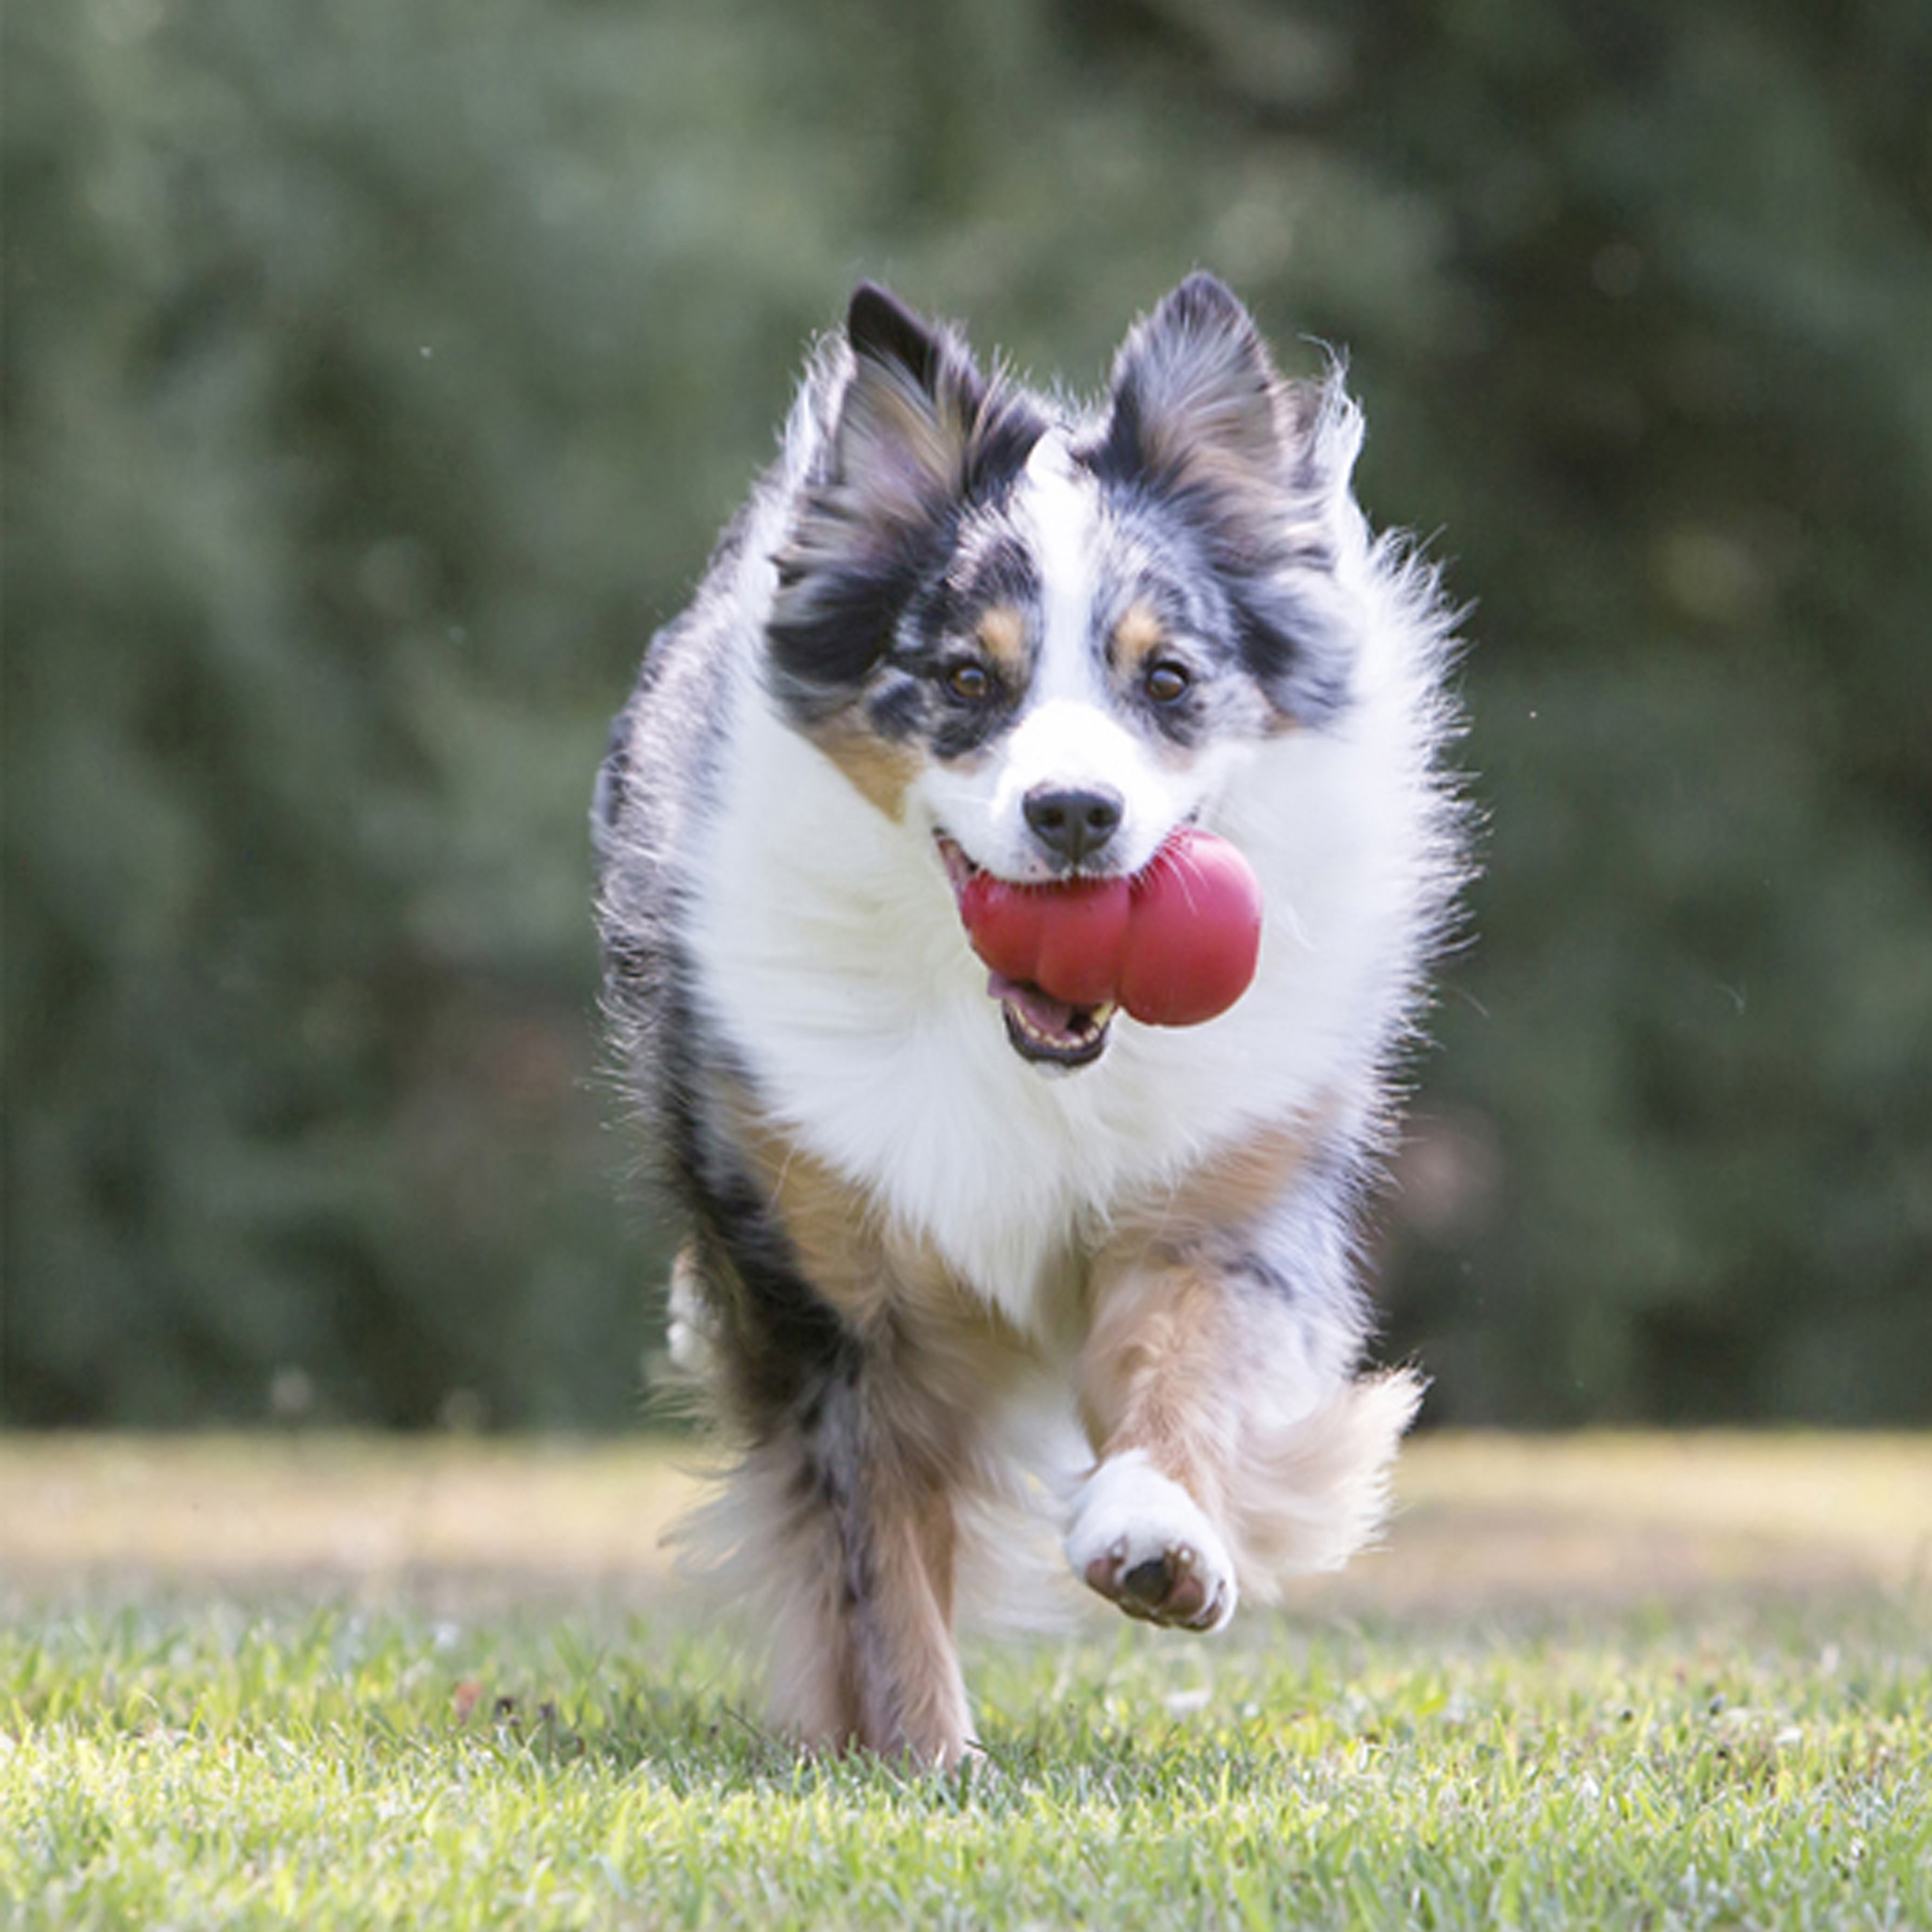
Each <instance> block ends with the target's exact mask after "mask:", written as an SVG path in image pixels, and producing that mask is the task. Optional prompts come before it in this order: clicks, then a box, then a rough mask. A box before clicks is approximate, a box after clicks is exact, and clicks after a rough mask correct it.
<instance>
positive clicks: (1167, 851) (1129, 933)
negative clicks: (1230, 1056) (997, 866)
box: [959, 826, 1262, 1027]
mask: <svg viewBox="0 0 1932 1932" xmlns="http://www.w3.org/2000/svg"><path fill="white" fill-rule="evenodd" d="M959 916H960V919H961V920H962V922H964V924H965V928H966V936H967V938H968V939H969V940H970V941H971V942H972V945H973V950H974V952H976V953H978V954H979V956H980V958H981V959H983V960H984V961H985V962H986V964H987V965H988V966H989V967H990V968H992V971H994V973H995V974H997V975H998V976H999V977H1001V979H1003V980H1007V981H1009V982H1011V983H1013V985H1015V986H1022V987H1034V988H1037V989H1039V990H1040V992H1043V993H1044V994H1046V995H1047V996H1048V997H1049V998H1050V999H1052V1000H1054V1001H1058V1002H1060V1003H1061V1004H1064V1005H1066V1006H1067V1007H1081V1008H1094V1007H1111V1006H1112V1005H1114V1004H1119V1005H1121V1006H1123V1007H1125V1008H1126V1009H1127V1011H1128V1012H1129V1013H1131V1014H1133V1016H1134V1018H1135V1019H1137V1020H1140V1021H1142V1022H1145V1024H1147V1025H1150V1026H1170V1027H1172V1026H1197V1025H1199V1024H1200V1023H1201V1022H1202V1021H1203V1020H1210V1019H1214V1016H1216V1015H1217V1013H1226V1011H1227V1010H1228V1009H1229V1007H1232V1005H1233V1004H1235V1001H1237V1000H1238V999H1239V998H1241V995H1242V994H1244V992H1247V989H1248V986H1249V985H1250V982H1251V981H1252V980H1253V978H1254V977H1255V966H1256V962H1257V960H1258V959H1259V956H1260V952H1261V938H1262V889H1261V882H1260V880H1258V879H1257V878H1256V877H1255V874H1254V870H1253V868H1252V867H1251V866H1250V865H1249V863H1248V862H1247V859H1244V858H1243V857H1242V856H1241V853H1239V852H1238V851H1237V850H1235V847H1233V846H1232V845H1230V844H1229V843H1228V841H1226V839H1225V838H1216V837H1215V836H1214V834H1213V833H1211V832H1201V831H1198V830H1196V829H1194V828H1193V827H1192V826H1184V827H1183V829H1181V830H1180V831H1178V832H1176V833H1175V835H1173V837H1172V838H1169V840H1168V841H1167V842H1166V844H1164V845H1163V846H1162V847H1161V848H1160V850H1159V851H1158V852H1157V853H1155V854H1154V858H1153V859H1152V860H1151V862H1149V864H1148V865H1147V866H1146V867H1145V869H1144V870H1142V871H1139V872H1138V873H1136V874H1135V875H1134V876H1133V877H1132V878H1131V879H1125V878H1112V879H1070V880H1067V881H1066V882H1064V883H1061V884H1055V885H1038V886H1023V885H1015V884H1013V883H1010V881H1008V880H1004V879H998V878H995V877H994V876H993V875H992V874H991V873H990V872H983V871H974V872H971V873H970V874H968V877H966V879H965V881H964V883H962V885H961V886H960V888H959Z"/></svg>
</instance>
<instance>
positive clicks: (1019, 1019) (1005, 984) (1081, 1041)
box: [938, 833, 1119, 1070]
mask: <svg viewBox="0 0 1932 1932" xmlns="http://www.w3.org/2000/svg"><path fill="white" fill-rule="evenodd" d="M938 842H939V853H940V857H941V859H942V860H944V863H945V866H946V875H947V878H948V879H949V880H950V881H951V882H952V886H953V895H954V897H955V898H957V897H958V896H959V894H960V893H961V892H963V891H964V890H965V887H966V884H967V882H968V880H970V879H971V878H972V877H974V875H975V874H977V873H978V872H979V871H980V870H981V869H982V868H980V867H979V866H977V865H974V862H972V860H971V859H969V858H968V857H967V856H966V854H965V853H964V852H962V850H960V849H959V847H958V846H957V845H956V844H954V842H953V841H952V840H951V839H950V838H947V837H946V836H945V835H944V833H942V834H941V835H940V838H939V841H938ZM986 992H987V995H988V997H989V998H991V999H993V1000H996V1001H998V1003H999V1007H1000V1011H1001V1016H1002V1017H1003V1018H1004V1020H1005V1021H1006V1023H1007V1040H1008V1041H1009V1042H1010V1043H1011V1045H1012V1047H1013V1051H1014V1052H1016V1053H1017V1054H1018V1055H1019V1057H1020V1058H1022V1060H1025V1061H1028V1062H1030V1063H1031V1064H1033V1065H1034V1066H1036V1067H1064V1068H1067V1069H1069V1070H1070V1069H1072V1068H1074V1067H1091V1066H1092V1065H1093V1064H1094V1061H1097V1060H1098V1059H1099V1058H1100V1056H1101V1055H1102V1054H1103V1053H1104V1052H1106V1050H1107V1037H1108V1031H1109V1028H1111V1027H1112V1025H1113V1021H1114V1015H1115V1013H1116V1012H1118V1010H1119V1009H1118V1006H1117V1004H1116V1003H1115V1001H1112V1000H1107V1001H1102V1002H1101V1003H1100V1004H1099V1005H1097V1006H1091V1007H1076V1006H1073V1005H1071V1004H1069V1003H1068V1002H1067V1001H1065V1000H1058V999H1055V998H1054V996H1053V995H1052V994H1051V993H1049V992H1046V990H1045V989H1043V988H1042V987H1040V986H1035V985H1034V983H1033V982H1032V981H1031V980H1011V979H1009V978H1007V976H1006V975H1005V974H1003V973H996V972H993V971H990V970H989V971H988V973H987V975H986Z"/></svg>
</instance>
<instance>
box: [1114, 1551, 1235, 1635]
mask: <svg viewBox="0 0 1932 1932" xmlns="http://www.w3.org/2000/svg"><path fill="white" fill-rule="evenodd" d="M1127 1555H1128V1552H1127V1538H1125V1537H1121V1538H1119V1539H1118V1541H1115V1544H1114V1545H1113V1547H1112V1548H1111V1549H1109V1550H1108V1551H1107V1553H1106V1555H1105V1556H1097V1557H1096V1558H1095V1559H1094V1561H1093V1562H1091V1563H1090V1564H1088V1566H1087V1572H1086V1576H1087V1583H1088V1588H1089V1589H1094V1590H1097V1591H1098V1592H1100V1595H1102V1596H1103V1597H1105V1598H1107V1599H1108V1600H1109V1601H1110V1602H1112V1603H1115V1604H1119V1606H1120V1607H1121V1609H1122V1610H1124V1611H1126V1612H1127V1615H1128V1616H1130V1617H1141V1618H1144V1619H1145V1620H1146V1621H1147V1622H1149V1623H1157V1624H1180V1625H1184V1626H1185V1627H1186V1628H1189V1629H1192V1630H1205V1629H1208V1628H1210V1627H1211V1626H1212V1625H1214V1623H1216V1622H1217V1621H1218V1620H1219V1619H1220V1610H1221V1601H1220V1599H1221V1592H1220V1588H1219V1586H1217V1585H1216V1584H1215V1583H1214V1581H1213V1580H1212V1579H1211V1578H1210V1577H1207V1576H1205V1575H1204V1574H1203V1573H1202V1566H1201V1565H1200V1562H1199V1559H1197V1558H1196V1556H1195V1553H1194V1552H1193V1550H1190V1548H1189V1547H1187V1544H1184V1543H1179V1544H1169V1546H1168V1547H1166V1549H1165V1550H1162V1551H1161V1552H1160V1554H1159V1555H1158V1556H1149V1557H1146V1558H1144V1559H1142V1561H1141V1562H1138V1563H1135V1564H1132V1565H1130V1564H1129V1562H1128V1560H1127Z"/></svg>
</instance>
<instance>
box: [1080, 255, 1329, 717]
mask: <svg viewBox="0 0 1932 1932" xmlns="http://www.w3.org/2000/svg"><path fill="white" fill-rule="evenodd" d="M1359 440H1360V432H1359V428H1358V425H1357V419H1355V416H1354V415H1353V412H1352V407H1350V406H1349V404H1348V403H1347V401H1346V398H1345V397H1343V395H1342V393H1341V390H1340V383H1339V382H1332V381H1331V383H1330V384H1329V385H1328V386H1327V387H1326V388H1319V387H1316V386H1311V385H1308V384H1305V383H1285V382H1283V380H1282V378H1281V377H1280V375H1279V374H1277V371H1276V369H1275V366H1274V360H1273V359H1272V358H1271V356H1269V354H1268V347H1267V345H1266V344H1265V343H1264V342H1263V341H1262V338H1261V333H1260V332H1259V330H1258V329H1256V327H1255V325H1254V322H1253V319H1252V318H1251V317H1250V315H1249V314H1248V312H1247V310H1246V309H1245V308H1243V307H1242V306H1241V303H1240V302H1238V301H1237V300H1236V299H1235V296H1234V295H1233V294H1232V292H1231V291H1230V290H1229V288H1228V287H1227V286H1226V284H1224V283H1223V282H1221V281H1217V279H1216V278H1214V276H1212V275H1190V277H1189V278H1187V281H1184V282H1183V283H1182V284H1181V286H1180V287H1178V289H1176V290H1175V291H1174V293H1172V295H1170V296H1169V297H1168V298H1167V299H1166V301H1164V302H1162V303H1161V305H1160V307H1159V308H1157V309H1156V310H1155V311H1154V313H1153V314H1151V316H1149V317H1147V318H1146V320H1144V321H1142V322H1141V323H1139V324H1138V325H1136V327H1135V328H1134V329H1133V330H1132V331H1131V332H1130V334H1129V335H1128V337H1127V341H1125V342H1124V343H1123V344H1121V351H1120V353H1119V355H1118V356H1116V357H1115V362H1114V380H1113V413H1112V416H1111V417H1110V418H1109V422H1108V425H1107V429H1106V437H1105V439H1104V440H1103V443H1101V446H1100V449H1099V450H1098V452H1097V454H1096V455H1095V458H1094V469H1095V471H1096V472H1097V474H1098V475H1100V478H1101V479H1102V481H1103V483H1106V484H1112V485H1113V486H1115V487H1120V488H1123V489H1125V490H1130V491H1134V492H1148V493H1151V494H1152V495H1153V496H1154V497H1155V498H1157V499H1159V500H1160V501H1161V502H1164V503H1166V505H1168V506H1169V508H1170V509H1171V510H1172V511H1173V512H1174V513H1175V514H1176V515H1178V517H1181V520H1183V521H1184V523H1187V525H1189V526H1190V527H1191V528H1192V529H1193V530H1194V531H1195V532H1196V535H1198V536H1199V538H1201V540H1202V542H1203V543H1204V544H1205V547H1206V550H1207V554H1208V556H1209V558H1210V559H1211V561H1212V562H1213V563H1214V566H1215V568H1216V569H1217V571H1218V572H1219V573H1220V577H1221V579H1222V581H1223V584H1224V585H1225V586H1226V589H1227V590H1228V592H1229V598H1230V600H1231V602H1232V607H1233V611H1234V616H1235V623H1236V626H1237V629H1238V635H1239V638H1240V641H1241V646H1242V649H1243V651H1244V654H1245V655H1246V656H1247V660H1248V661H1249V663H1250V665H1251V666H1252V667H1253V668H1254V670H1255V671H1256V673H1257V675H1258V676H1260V677H1261V679H1262V682H1263V683H1264V685H1265V687H1266V688H1268V691H1270V693H1271V695H1272V696H1273V697H1274V701H1275V703H1277V706H1279V707H1280V709H1282V711H1283V712H1284V713H1286V714H1287V715H1290V716H1292V717H1294V718H1298V719H1299V720H1301V721H1304V722H1307V721H1314V720H1316V719H1319V718H1321V717H1322V716H1324V715H1326V714H1328V712H1331V711H1333V710H1334V708H1335V707H1336V706H1337V705H1338V704H1339V703H1340V702H1341V701H1342V698H1343V694H1344V691H1345V688H1346V682H1347V676H1348V666H1349V661H1350V659H1351V658H1352V649H1351V648H1350V641H1349V625H1348V623H1347V622H1346V618H1345V616H1343V613H1341V612H1340V610H1339V609H1338V608H1337V604H1336V599H1335V596H1334V580H1333V564H1334V554H1335V550H1334V544H1335V538H1336V534H1337V523H1336V520H1335V519H1336V516H1337V511H1338V507H1339V506H1338V503H1337V497H1338V495H1339V494H1340V493H1341V492H1343V491H1345V490H1346V486H1347V483H1348V477H1349V468H1350V466H1351V465H1352V462H1353V460H1354V455H1355V446H1356V445H1357V443H1358V442H1359Z"/></svg>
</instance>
